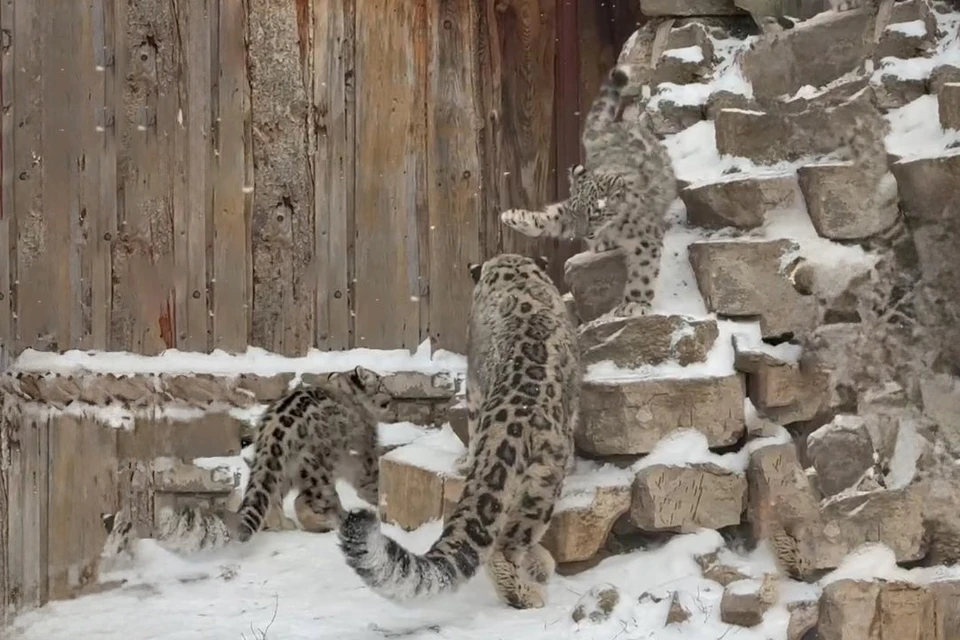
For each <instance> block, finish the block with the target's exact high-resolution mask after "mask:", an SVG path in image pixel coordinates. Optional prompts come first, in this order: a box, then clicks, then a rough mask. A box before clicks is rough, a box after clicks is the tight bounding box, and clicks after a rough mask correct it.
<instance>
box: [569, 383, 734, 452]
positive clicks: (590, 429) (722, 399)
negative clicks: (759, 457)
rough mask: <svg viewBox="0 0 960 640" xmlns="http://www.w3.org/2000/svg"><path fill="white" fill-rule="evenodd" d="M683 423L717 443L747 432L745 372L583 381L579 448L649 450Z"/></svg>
mask: <svg viewBox="0 0 960 640" xmlns="http://www.w3.org/2000/svg"><path fill="white" fill-rule="evenodd" d="M683 428H693V429H697V430H698V431H700V432H702V433H703V434H704V435H705V436H706V437H707V441H708V443H709V444H710V446H712V447H721V446H726V445H730V444H734V443H735V442H737V440H739V439H740V437H741V436H742V434H743V432H744V415H743V385H742V384H741V382H740V379H739V377H738V376H736V375H732V376H726V377H718V378H653V379H645V380H635V381H599V380H590V381H587V382H585V383H584V385H583V393H582V397H581V401H580V423H579V425H578V427H577V433H576V444H577V449H578V450H579V451H582V452H584V453H586V454H589V455H620V454H623V455H637V454H642V453H649V452H651V451H653V448H654V446H656V444H657V442H659V441H660V440H661V438H663V437H664V436H665V435H667V434H669V433H671V432H673V431H676V430H677V429H683Z"/></svg>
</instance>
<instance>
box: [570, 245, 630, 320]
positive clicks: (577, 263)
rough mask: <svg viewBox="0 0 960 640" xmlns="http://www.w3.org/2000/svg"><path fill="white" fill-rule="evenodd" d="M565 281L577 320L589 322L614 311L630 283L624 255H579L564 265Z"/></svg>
mask: <svg viewBox="0 0 960 640" xmlns="http://www.w3.org/2000/svg"><path fill="white" fill-rule="evenodd" d="M563 279H564V281H565V282H566V284H567V288H569V289H570V293H572V294H573V299H574V302H575V308H576V312H577V317H578V318H579V319H580V321H581V322H590V321H591V320H593V319H595V318H598V317H599V316H601V315H603V314H604V313H606V312H607V311H610V310H611V309H613V308H614V307H615V306H616V305H617V304H618V303H619V302H620V300H621V299H622V297H623V287H624V286H625V285H626V283H627V265H626V262H625V261H624V258H623V251H622V250H620V249H616V250H614V251H604V252H603V253H593V252H592V251H585V252H583V253H578V254H577V255H575V256H573V257H572V258H570V259H569V260H567V262H566V264H565V265H564V267H563Z"/></svg>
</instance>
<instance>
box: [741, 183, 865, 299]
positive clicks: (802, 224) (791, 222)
mask: <svg viewBox="0 0 960 640" xmlns="http://www.w3.org/2000/svg"><path fill="white" fill-rule="evenodd" d="M798 190H799V187H798ZM760 233H761V234H762V237H763V238H765V239H767V240H778V239H786V240H792V241H794V242H795V243H796V244H797V245H798V246H799V250H798V251H797V252H796V256H799V257H802V258H804V259H805V260H806V261H807V263H808V264H809V265H810V266H811V267H812V268H813V270H814V273H815V275H816V283H817V287H818V292H819V293H821V294H822V295H824V296H826V297H827V298H828V299H829V298H832V297H835V296H838V295H840V294H841V293H842V292H843V291H844V290H845V289H846V288H847V286H848V285H849V283H850V281H851V280H853V279H854V278H855V277H857V276H859V275H861V274H863V273H866V272H868V271H869V270H870V269H872V268H873V267H874V265H875V264H876V263H877V260H878V259H879V256H877V255H876V254H873V253H870V252H867V251H865V250H864V249H863V248H862V247H860V246H858V245H844V244H839V243H837V242H832V241H831V240H828V239H826V238H823V237H821V236H820V235H819V234H818V233H817V230H816V229H815V228H814V226H813V223H812V222H811V221H810V216H808V215H807V211H806V207H805V206H803V205H802V204H801V205H798V206H794V207H789V208H785V209H780V210H777V211H773V212H768V213H767V215H766V217H765V219H764V224H763V226H762V227H761V229H760ZM796 256H789V259H792V258H793V257H796Z"/></svg>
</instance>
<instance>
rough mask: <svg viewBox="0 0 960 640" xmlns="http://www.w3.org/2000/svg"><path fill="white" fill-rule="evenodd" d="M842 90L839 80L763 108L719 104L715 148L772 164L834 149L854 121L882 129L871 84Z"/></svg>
mask: <svg viewBox="0 0 960 640" xmlns="http://www.w3.org/2000/svg"><path fill="white" fill-rule="evenodd" d="M850 84H853V85H854V86H858V83H856V82H854V83H850ZM844 93H845V89H844V88H843V86H841V87H839V88H838V89H836V90H834V91H833V92H831V93H828V94H824V95H822V96H818V97H817V98H815V99H813V100H809V101H807V100H795V101H793V103H789V104H788V105H783V106H779V107H777V108H776V109H773V108H771V109H770V110H767V111H758V110H746V109H723V110H721V111H720V113H719V114H717V117H716V120H715V122H716V141H717V150H718V151H719V152H720V153H721V154H727V155H732V156H740V157H744V158H748V159H750V160H753V161H754V162H756V163H758V164H776V163H778V162H783V161H791V162H793V161H796V160H800V159H802V158H806V157H811V156H822V155H826V154H829V153H833V152H835V151H837V149H838V148H839V147H840V142H841V140H843V139H844V137H845V136H846V135H847V132H849V131H850V130H851V129H852V128H853V126H854V123H855V122H863V121H870V122H874V123H875V130H876V131H878V132H882V130H883V127H884V126H885V124H884V121H883V116H882V115H881V114H880V112H879V111H878V110H877V107H876V106H875V105H874V103H873V89H872V87H869V86H864V87H863V88H862V89H860V90H859V92H857V93H855V94H854V95H853V96H849V97H847V96H844ZM794 103H795V104H794ZM879 135H882V133H880V134H879Z"/></svg>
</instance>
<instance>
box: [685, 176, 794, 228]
mask: <svg viewBox="0 0 960 640" xmlns="http://www.w3.org/2000/svg"><path fill="white" fill-rule="evenodd" d="M680 199H681V200H683V203H684V204H685V205H686V206H687V222H688V223H690V224H692V225H696V226H698V227H706V228H708V229H719V228H723V227H737V228H739V229H755V228H757V227H759V226H760V225H762V224H763V219H764V216H765V215H766V213H767V212H768V211H772V210H774V209H778V208H781V207H785V206H787V205H789V204H791V203H792V202H795V201H796V199H797V176H796V174H794V173H787V174H782V175H770V176H751V177H747V178H744V177H740V176H734V177H732V178H728V179H725V180H722V181H719V182H712V183H709V184H703V185H698V186H693V187H687V188H686V189H683V190H682V191H681V192H680Z"/></svg>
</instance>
